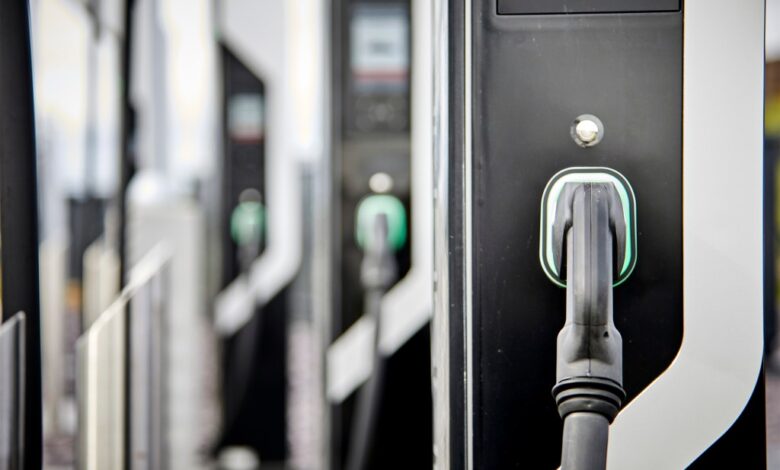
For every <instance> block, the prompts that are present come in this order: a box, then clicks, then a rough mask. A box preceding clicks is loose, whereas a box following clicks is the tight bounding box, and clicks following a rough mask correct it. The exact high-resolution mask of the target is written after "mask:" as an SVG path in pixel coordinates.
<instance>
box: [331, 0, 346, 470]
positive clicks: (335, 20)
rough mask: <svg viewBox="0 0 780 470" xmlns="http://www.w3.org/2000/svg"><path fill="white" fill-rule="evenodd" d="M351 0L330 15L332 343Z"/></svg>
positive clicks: (334, 460) (334, 461) (338, 2)
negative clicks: (344, 48) (345, 37)
mask: <svg viewBox="0 0 780 470" xmlns="http://www.w3.org/2000/svg"><path fill="white" fill-rule="evenodd" d="M346 4H347V0H331V8H330V17H329V18H328V19H329V21H328V23H327V24H328V25H329V27H330V31H329V32H330V57H329V59H330V60H329V63H330V64H331V66H330V103H329V104H330V110H331V112H330V115H331V116H332V117H333V119H331V126H330V141H331V143H332V145H331V149H330V157H331V158H330V166H329V168H328V169H327V171H328V173H329V177H330V187H329V188H328V194H329V197H330V202H331V203H330V214H329V215H330V222H331V225H330V226H331V227H332V231H331V234H330V251H331V253H330V256H329V258H328V262H329V269H330V272H329V273H328V274H329V275H330V279H333V280H334V281H332V282H330V285H329V287H330V290H331V296H332V297H331V299H330V300H331V303H330V305H331V310H330V319H329V322H330V325H328V330H329V332H330V335H331V337H330V338H328V341H329V342H332V341H333V340H335V339H336V338H337V337H338V334H339V333H340V332H341V330H342V319H341V301H342V295H341V288H340V286H339V285H338V279H341V243H342V236H341V223H342V222H341V217H342V216H341V186H342V181H341V161H342V157H341V151H342V148H341V141H342V130H343V127H344V125H343V108H344V106H343V92H342V86H343V85H342V84H343V82H344V69H343V66H342V61H343V60H344V53H343V52H342V42H343V32H342V31H343V29H344V28H345V27H346V26H345V24H346V22H345V21H344V19H343V16H344V14H345V13H344V12H345V11H346V8H347V5H346ZM329 414H330V435H331V439H330V444H329V445H330V462H329V464H330V467H331V468H341V467H342V466H343V462H342V457H343V447H344V440H343V439H342V432H344V430H345V427H344V424H343V419H342V413H341V412H340V408H339V406H338V405H333V404H332V405H331V406H330V410H329Z"/></svg>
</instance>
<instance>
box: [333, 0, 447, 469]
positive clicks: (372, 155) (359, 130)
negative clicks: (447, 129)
mask: <svg viewBox="0 0 780 470" xmlns="http://www.w3.org/2000/svg"><path fill="white" fill-rule="evenodd" d="M331 11H332V24H331V32H332V38H333V39H332V44H331V51H332V64H333V65H332V73H333V75H332V86H333V89H332V92H333V95H332V96H333V98H332V107H333V116H338V117H339V118H337V119H334V120H333V127H332V130H333V143H334V145H333V168H332V174H333V177H334V182H335V183H334V184H333V200H334V201H336V203H335V208H334V210H335V211H336V213H337V215H336V217H335V218H336V223H334V224H333V226H334V230H335V233H334V235H333V237H334V238H333V240H334V247H333V253H334V254H335V256H334V260H335V263H334V268H333V269H334V272H333V276H334V279H335V280H336V281H335V282H334V283H333V285H334V286H335V292H334V306H333V312H334V316H333V326H332V334H333V338H332V339H333V340H335V339H337V338H338V337H339V336H340V335H341V334H342V333H344V332H345V331H347V330H348V329H349V328H350V327H351V326H352V325H353V324H354V323H355V322H356V320H358V319H359V318H361V316H362V315H363V314H364V313H365V312H364V311H363V308H364V296H365V292H364V290H363V288H362V287H361V279H360V274H361V269H360V267H361V261H362V259H363V257H364V253H363V250H362V249H361V247H360V246H359V245H358V243H357V240H356V238H355V226H356V216H357V210H358V207H359V204H360V202H361V201H362V200H363V199H364V198H365V197H366V196H369V195H371V194H376V193H382V194H386V195H388V196H392V197H394V198H397V199H398V200H399V201H401V203H402V204H403V206H404V209H405V212H406V215H407V220H408V221H411V220H413V219H412V214H411V204H410V202H411V199H410V197H411V177H410V171H411V164H410V154H411V143H410V137H411V136H410V132H411V102H410V99H411V98H410V91H411V74H412V73H414V71H413V70H412V69H411V63H412V61H411V54H413V53H414V51H413V50H412V48H411V14H412V8H411V3H410V1H409V0H390V1H388V0H379V1H374V0H337V1H334V2H333V6H332V10H331ZM372 178H373V179H374V181H373V182H372ZM377 178H379V181H380V183H381V184H380V186H384V187H382V188H379V187H377V186H376V182H377ZM386 183H391V184H389V185H387V184H386ZM408 223H409V224H410V223H411V222H408ZM409 233H411V231H410V232H409ZM411 243H414V240H408V241H407V242H406V244H405V246H403V247H402V248H401V249H399V250H398V251H396V252H395V254H394V257H395V263H396V265H397V278H398V279H400V278H401V277H403V276H404V274H405V273H406V272H407V271H408V270H409V268H410V263H411V250H410V244H411ZM429 335H430V332H429V328H428V327H425V328H423V329H421V330H420V331H418V332H417V333H416V334H415V335H414V336H413V337H412V338H411V339H410V340H409V341H408V342H406V343H405V344H404V345H403V346H402V347H401V348H400V349H399V350H398V351H397V352H395V354H393V355H392V356H390V357H388V358H386V362H385V364H384V366H383V373H382V374H383V376H384V378H383V380H382V382H383V383H382V386H381V390H380V391H379V395H378V396H379V400H380V401H381V403H380V408H379V411H378V415H377V418H376V426H375V431H376V433H375V436H373V439H372V445H371V449H369V451H368V452H369V455H368V457H367V460H366V466H367V467H366V468H402V467H405V466H407V465H408V464H409V463H410V462H413V463H415V465H417V464H419V465H426V464H425V462H431V442H432V424H431V420H430V419H420V418H421V417H425V416H430V415H431V406H432V404H431V396H430V359H429V358H430V336H429ZM363 386H364V387H365V386H366V385H365V384H364V385H363ZM359 393H360V391H358V393H353V394H351V395H350V396H349V397H348V398H347V399H346V400H345V401H344V402H341V403H339V404H335V405H334V406H333V407H332V414H331V429H330V433H329V434H330V435H331V457H332V458H331V465H332V466H333V468H345V465H347V462H348V461H349V460H350V458H351V457H350V456H351V454H352V453H354V452H355V449H352V448H350V447H351V445H350V442H351V441H353V442H354V439H353V436H352V434H353V433H354V432H355V431H354V426H353V423H354V422H355V421H354V420H355V416H356V414H358V413H359V411H357V409H358V405H357V403H356V402H357V398H356V397H357V395H359ZM410 423H414V425H412V426H410ZM401 449H403V450H401Z"/></svg>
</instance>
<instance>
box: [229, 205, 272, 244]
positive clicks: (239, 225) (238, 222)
mask: <svg viewBox="0 0 780 470" xmlns="http://www.w3.org/2000/svg"><path fill="white" fill-rule="evenodd" d="M264 231H265V208H264V207H263V205H262V204H260V203H259V202H254V201H246V202H242V203H240V204H239V205H238V206H236V208H235V209H233V213H232V214H231V215H230V235H231V236H232V237H233V241H235V242H236V244H238V245H246V244H248V243H259V242H260V241H262V239H263V233H264Z"/></svg>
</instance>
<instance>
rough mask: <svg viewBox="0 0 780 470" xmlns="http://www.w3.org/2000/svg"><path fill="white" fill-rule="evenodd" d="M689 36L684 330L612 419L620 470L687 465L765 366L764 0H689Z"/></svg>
mask: <svg viewBox="0 0 780 470" xmlns="http://www.w3.org/2000/svg"><path fill="white" fill-rule="evenodd" d="M684 38H685V46H684V117H683V134H684V144H683V224H684V227H683V233H684V240H683V265H684V274H683V281H684V295H683V297H684V301H683V302H684V303H683V306H684V319H683V320H684V332H685V333H684V336H683V343H682V347H681V350H680V352H679V354H678V356H677V358H676V359H675V360H674V362H673V363H672V365H671V366H670V368H669V369H668V370H667V371H666V372H665V373H664V374H663V375H661V376H660V377H659V378H658V379H657V380H656V381H655V382H653V383H652V384H651V385H650V386H649V387H648V388H647V389H646V390H645V391H644V392H643V393H642V394H641V395H639V396H638V397H637V398H636V399H634V401H632V402H631V403H630V404H629V405H628V406H627V407H626V408H625V409H624V410H623V411H622V412H621V413H620V415H618V417H617V419H616V420H615V422H614V424H613V425H612V428H611V431H610V443H609V456H608V466H609V468H611V469H616V470H623V469H633V470H642V469H648V470H650V469H659V468H670V469H671V468H684V467H686V466H688V465H689V464H690V463H691V462H693V461H694V460H695V459H696V458H697V457H698V456H699V455H700V454H701V453H702V452H704V451H705V450H706V449H707V448H708V447H709V446H710V445H711V444H713V443H714V442H715V441H716V440H717V439H718V438H719V437H720V436H721V435H722V434H723V433H724V432H725V431H726V430H727V429H728V428H729V427H730V426H731V425H732V424H733V423H734V421H735V420H736V419H737V417H738V416H739V415H740V413H741V412H742V410H743V409H744V407H745V404H746V403H747V401H748V399H749V398H750V396H751V393H752V392H753V389H754V387H755V385H756V380H757V378H758V374H759V372H760V368H761V358H762V349H763V348H762V344H763V331H762V328H763V326H762V325H763V320H762V282H763V280H762V268H761V266H762V151H763V86H762V85H763V60H764V54H763V48H762V45H763V43H764V2H763V1H762V0H687V1H686V2H685V33H684ZM714 121H717V122H718V123H719V124H715V123H714ZM719 125H720V126H723V125H725V126H727V128H723V127H718V126H719ZM719 130H726V132H725V133H723V132H719ZM640 216H641V215H640Z"/></svg>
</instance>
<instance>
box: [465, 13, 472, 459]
mask: <svg viewBox="0 0 780 470" xmlns="http://www.w3.org/2000/svg"><path fill="white" fill-rule="evenodd" d="M472 1H473V0H466V6H465V9H464V13H465V14H464V23H465V24H464V27H465V34H464V37H465V44H464V48H463V49H464V55H465V58H464V62H463V64H464V69H465V73H464V86H463V88H464V93H465V97H464V100H463V101H464V108H465V116H464V129H463V137H464V139H463V140H464V149H463V160H464V168H463V180H464V181H463V187H464V191H463V199H464V200H463V207H464V209H465V219H464V223H463V243H464V253H465V260H464V262H463V271H464V275H465V280H464V283H465V284H464V289H463V296H464V306H465V310H466V311H465V314H466V315H465V321H466V324H465V327H466V420H465V421H466V468H468V469H469V470H472V469H473V468H474V394H473V393H472V385H473V384H474V355H473V349H474V348H473V347H471V345H472V342H473V340H474V332H473V324H474V308H473V304H472V303H473V301H474V299H473V292H472V290H473V289H472V288H473V285H474V284H473V282H474V279H473V265H472V264H473V263H472V256H473V247H472V244H473V240H472V233H473V214H472V206H471V204H472V201H473V196H472V191H473V188H472V180H473V176H472V171H473V169H472V157H473V142H472V136H473V130H474V128H473V121H472V112H473V111H472V99H473V97H472V78H473V75H472V66H473V64H472V52H471V49H472V19H471V13H472Z"/></svg>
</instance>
